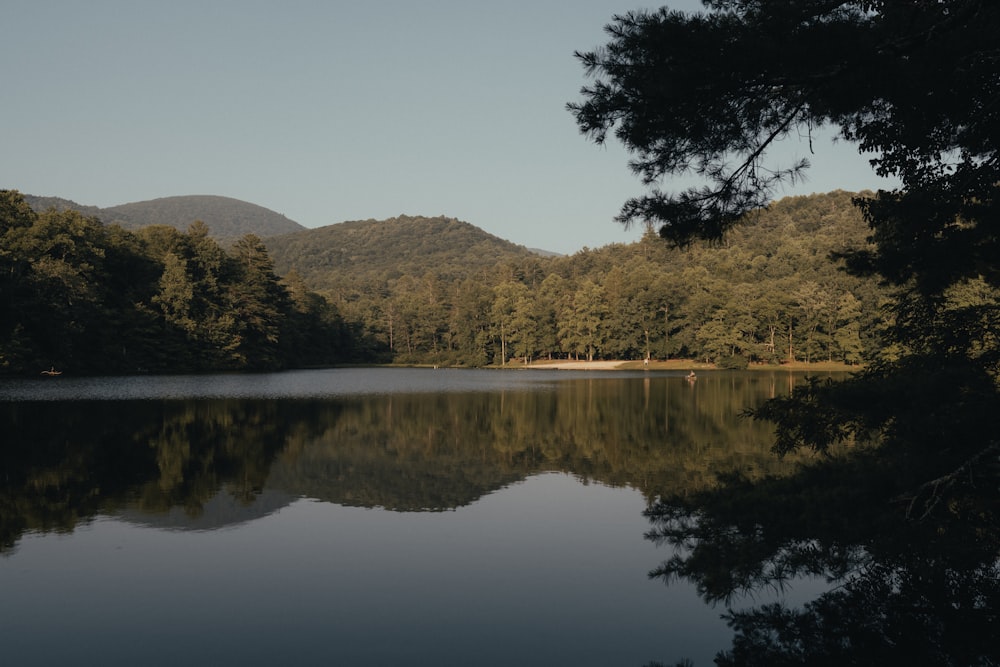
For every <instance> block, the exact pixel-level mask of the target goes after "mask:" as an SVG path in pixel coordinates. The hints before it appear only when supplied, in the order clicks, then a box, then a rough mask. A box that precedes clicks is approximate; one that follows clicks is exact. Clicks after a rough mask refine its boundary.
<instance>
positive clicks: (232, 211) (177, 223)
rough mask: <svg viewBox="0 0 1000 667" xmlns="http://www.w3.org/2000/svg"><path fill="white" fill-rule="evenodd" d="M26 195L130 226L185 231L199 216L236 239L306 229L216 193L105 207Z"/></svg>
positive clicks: (41, 206)
mask: <svg viewBox="0 0 1000 667" xmlns="http://www.w3.org/2000/svg"><path fill="white" fill-rule="evenodd" d="M24 198H25V200H26V201H27V202H28V204H30V205H31V207H32V208H33V209H35V210H36V211H44V210H45V209H48V208H50V207H54V208H56V209H59V210H64V209H75V210H77V211H80V212H81V213H84V214H85V215H92V216H96V217H98V218H100V219H101V220H103V221H104V222H105V223H108V224H119V225H121V226H122V227H124V228H126V229H138V228H141V227H146V226H148V225H167V226H169V227H174V228H176V229H179V230H182V231H183V230H186V229H187V228H188V226H189V225H190V224H191V223H192V222H194V221H195V220H201V221H202V222H204V223H205V224H206V225H208V229H209V230H210V232H211V234H212V236H213V237H215V238H216V239H220V240H224V239H235V238H239V237H240V236H243V235H244V234H256V235H257V236H260V237H262V238H265V237H268V236H275V235H278V234H288V233H290V232H295V231H299V230H302V229H305V227H303V226H302V225H300V224H299V223H297V222H295V221H293V220H289V219H288V218H286V217H285V216H283V215H281V214H280V213H275V212H274V211H272V210H270V209H267V208H264V207H263V206H258V205H256V204H251V203H250V202H245V201H242V200H239V199H232V198H231V197H218V196H214V195H186V196H180V197H163V198H160V199H150V200H148V201H140V202H133V203H131V204H121V205H119V206H111V207H108V208H103V209H102V208H98V207H96V206H84V205H82V204H77V203H76V202H74V201H70V200H68V199H62V198H60V197H38V196H34V195H25V196H24Z"/></svg>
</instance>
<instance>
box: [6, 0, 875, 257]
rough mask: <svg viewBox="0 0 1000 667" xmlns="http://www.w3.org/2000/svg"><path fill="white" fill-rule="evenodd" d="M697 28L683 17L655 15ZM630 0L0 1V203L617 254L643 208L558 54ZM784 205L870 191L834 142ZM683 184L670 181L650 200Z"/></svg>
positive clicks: (796, 149) (596, 30)
mask: <svg viewBox="0 0 1000 667" xmlns="http://www.w3.org/2000/svg"><path fill="white" fill-rule="evenodd" d="M666 4H668V5H669V6H670V7H671V8H673V9H681V10H698V9H700V8H701V5H700V3H699V2H698V1H697V0H668V1H667V2H666ZM656 6H659V5H658V4H652V5H644V4H639V3H637V2H634V0H504V1H503V2H481V1H479V0H365V1H364V2H361V1H358V0H349V1H348V0H282V1H281V2H278V1H277V0H272V1H267V2H265V1H263V0H170V1H169V2H164V1H163V0H152V1H150V0H88V1H87V2H82V1H78V0H5V1H4V11H3V17H4V18H3V24H4V31H3V32H4V38H3V40H0V62H2V63H3V65H4V67H3V69H4V88H5V94H4V101H3V103H2V106H0V117H2V119H3V122H2V123H0V146H2V148H0V188H5V189H7V188H11V189H17V190H20V191H21V192H23V193H27V194H33V195H40V196H56V197H63V198H66V199H71V200H73V201H76V202H78V203H80V204H85V205H93V206H100V207H108V206H115V205H118V204H125V203H130V202H136V201H143V200H147V199H155V198H159V197H170V196H175V195H193V194H207V195H221V196H226V197H233V198H236V199H242V200H245V201H249V202H252V203H254V204H258V205H260V206H264V207H266V208H269V209H272V210H274V211H277V212H278V213H281V214H284V215H286V216H287V217H289V218H290V219H292V220H294V221H296V222H298V223H300V224H302V225H304V226H306V227H321V226H325V225H330V224H334V223H338V222H343V221H347V220H366V219H376V220H382V219H386V218H391V217H395V216H397V215H423V216H436V215H444V216H448V217H453V218H458V219H460V220H464V221H466V222H469V223H471V224H473V225H475V226H477V227H480V228H482V229H484V230H486V231H487V232H489V233H491V234H494V235H496V236H499V237H501V238H504V239H507V240H509V241H513V242H514V243H518V244H520V245H524V246H528V247H531V248H541V249H545V250H550V251H553V252H559V253H565V254H569V253H573V252H576V251H578V250H580V249H581V248H584V247H590V248H597V247H601V246H604V245H607V244H609V243H627V242H631V241H634V240H636V239H637V238H639V236H640V235H641V232H642V230H641V229H636V228H632V229H629V230H625V229H624V228H623V227H622V226H621V225H619V224H618V223H615V222H614V221H613V218H614V217H615V215H616V214H617V213H618V211H619V209H620V208H621V205H622V204H623V203H624V202H625V200H627V199H628V198H630V197H634V196H637V195H641V194H643V193H644V192H645V189H644V186H643V185H642V183H641V182H640V180H639V179H638V178H637V177H635V176H633V175H632V174H631V172H630V171H629V170H628V167H627V161H628V153H627V152H626V151H625V149H624V148H623V147H622V146H621V145H620V144H617V143H615V142H613V141H612V142H609V143H608V144H607V145H604V146H599V145H597V144H594V143H592V142H591V141H589V140H588V139H587V138H586V137H584V136H583V135H581V134H580V132H579V130H578V129H577V126H576V124H575V121H574V119H573V117H572V115H571V114H570V113H569V112H568V111H567V110H566V103H567V102H571V101H579V100H580V99H581V96H580V93H579V91H580V88H581V87H582V86H584V85H587V83H588V79H587V78H586V77H585V76H584V72H583V68H582V67H581V66H580V64H579V62H578V61H577V60H576V59H575V58H574V56H573V52H574V51H588V50H591V49H593V48H594V47H597V46H599V45H602V44H604V43H606V42H607V36H606V34H605V33H604V31H603V28H604V26H605V25H607V24H608V23H610V22H611V20H612V18H613V17H614V15H615V14H621V13H624V12H626V11H629V10H632V9H642V8H654V7H656ZM813 145H814V150H815V152H814V153H813V154H810V152H809V146H808V144H807V143H806V142H805V141H801V140H799V139H797V138H793V139H788V140H786V141H785V142H784V143H783V144H782V145H781V146H780V149H779V152H778V153H776V157H775V166H782V165H784V166H789V165H790V164H791V163H793V162H794V161H795V160H796V159H797V158H800V157H808V158H809V159H810V161H811V162H812V164H813V167H812V168H811V169H810V170H809V172H808V174H807V180H806V181H805V182H804V183H802V184H799V185H797V186H795V187H794V188H788V189H786V190H785V191H783V192H782V193H781V194H782V195H801V194H809V193H812V192H828V191H831V190H835V189H845V190H861V189H865V188H872V189H874V188H877V187H879V186H880V185H881V186H883V187H885V186H886V183H885V182H884V181H881V180H880V179H878V178H877V177H876V176H875V175H874V174H873V172H872V170H871V168H870V166H869V165H868V162H867V158H866V157H864V156H861V155H858V153H857V151H856V149H855V148H854V147H853V146H852V145H850V144H847V143H843V142H840V143H834V142H832V141H830V139H829V137H828V136H826V137H825V136H820V137H818V138H815V137H814V142H813ZM689 184H690V182H689V181H676V182H674V181H667V182H664V183H663V184H661V187H662V188H663V189H666V190H677V189H683V188H684V187H686V186H687V185H689Z"/></svg>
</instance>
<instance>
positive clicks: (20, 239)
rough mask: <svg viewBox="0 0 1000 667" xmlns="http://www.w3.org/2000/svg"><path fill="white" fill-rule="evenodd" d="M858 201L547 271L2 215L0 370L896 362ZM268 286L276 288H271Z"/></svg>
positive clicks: (317, 238) (336, 243)
mask: <svg viewBox="0 0 1000 667" xmlns="http://www.w3.org/2000/svg"><path fill="white" fill-rule="evenodd" d="M853 197H854V195H852V194H851V193H847V192H842V191H837V192H833V193H829V194H823V195H812V196H808V197H790V198H786V199H783V200H780V201H778V202H776V203H774V204H772V205H771V206H770V207H768V208H767V209H763V210H759V211H756V212H754V213H752V214H750V215H749V216H748V219H747V220H746V221H745V224H743V225H741V226H738V227H737V228H735V229H734V230H732V231H731V232H730V234H729V235H728V236H727V237H726V238H725V240H724V241H722V242H717V243H707V242H698V243H694V244H692V245H690V246H689V247H686V248H683V249H677V248H672V247H670V246H669V245H668V244H666V243H665V242H664V241H663V240H662V239H660V238H658V237H657V236H656V235H655V234H654V233H653V232H652V231H650V232H648V233H647V234H646V235H645V236H644V237H643V238H642V239H641V240H640V241H638V242H636V243H630V244H612V245H610V246H606V247H604V248H599V249H594V250H591V249H584V250H582V251H580V252H578V253H576V254H574V255H572V256H565V257H543V256H541V255H539V254H537V253H534V252H532V251H529V250H527V249H526V248H523V247H521V246H517V245H514V244H512V243H509V242H507V241H504V240H502V239H498V238H496V237H493V236H491V235H489V234H486V233H485V232H483V231H482V230H479V229H477V228H475V227H473V226H472V225H469V224H468V223H464V222H461V221H457V220H453V219H449V218H419V217H412V218H411V217H400V218H395V219H392V220H386V221H363V222H352V223H342V224H340V225H331V226H329V227H324V228H321V229H315V230H305V231H302V232H296V233H294V234H286V235H282V236H276V237H271V238H269V239H266V240H262V239H261V238H259V237H258V236H256V235H254V234H247V235H244V236H242V237H241V238H239V239H238V240H237V241H235V242H234V243H232V244H230V245H229V246H228V247H227V246H225V245H224V244H222V243H221V242H219V241H217V240H216V239H214V238H213V237H212V236H210V230H209V228H208V226H207V225H206V224H205V223H204V222H202V221H197V220H196V221H192V222H191V223H190V225H189V227H188V228H187V230H186V231H178V230H177V229H175V228H173V227H169V226H165V225H155V224H154V225H147V226H145V227H142V228H140V229H137V230H126V229H124V228H122V227H121V226H118V225H115V224H104V223H103V222H102V221H101V220H100V219H98V218H96V217H94V216H86V215H84V214H82V213H80V212H77V211H74V210H71V209H59V208H55V207H52V208H49V209H47V210H45V211H42V212H40V213H39V212H36V211H34V210H33V209H32V208H31V207H29V206H28V204H27V203H26V201H25V200H24V198H23V197H22V196H21V195H20V194H19V193H17V192H16V191H5V192H3V197H2V203H0V242H2V246H0V247H2V254H0V263H2V268H3V273H2V276H3V277H2V278H0V295H2V300H0V309H2V310H0V316H2V317H0V369H2V371H3V372H8V373H37V372H38V370H39V369H40V368H46V369H47V368H50V367H53V366H54V367H56V368H58V369H66V370H71V371H72V372H74V373H92V372H142V371H146V372H159V371H167V370H185V371H187V370H208V369H271V368H285V367H296V366H304V365H328V364H337V363H356V362H377V363H381V362H396V363H414V364H420V363H426V364H440V365H464V366H485V365H491V364H493V365H507V364H510V363H526V362H531V361H535V360H540V359H554V358H561V359H565V358H573V359H586V360H593V359H643V358H653V359H667V358H695V359H698V360H701V361H705V362H711V363H716V364H719V365H720V366H723V367H733V368H738V367H743V366H746V365H747V364H748V363H752V362H764V363H781V362H783V361H788V360H795V361H807V362H810V361H831V360H832V361H840V362H844V363H847V364H859V363H861V362H863V361H864V360H866V359H870V358H873V357H875V356H876V355H879V354H891V353H892V352H893V351H892V350H891V349H886V347H885V346H884V345H883V339H882V337H881V332H882V331H883V330H884V329H885V328H886V327H887V326H890V325H891V322H888V321H886V317H885V315H884V313H885V312H886V311H885V310H884V308H883V306H884V305H885V304H886V303H888V302H890V301H891V294H890V293H889V292H888V291H887V290H886V289H885V288H882V287H880V286H879V285H878V284H877V283H876V282H874V281H873V280H871V279H862V278H858V277H853V276H851V275H848V274H847V273H846V272H844V271H842V270H841V269H840V267H839V266H838V265H837V263H836V262H834V261H832V260H831V256H832V255H834V254H836V253H839V252H844V251H846V250H848V249H850V248H859V247H864V246H865V244H866V236H867V233H868V230H867V227H866V226H865V224H864V223H863V221H862V219H861V216H860V214H859V212H858V210H857V208H856V207H854V206H853V205H852V198H853ZM279 276H283V277H279Z"/></svg>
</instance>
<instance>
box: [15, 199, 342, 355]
mask: <svg viewBox="0 0 1000 667" xmlns="http://www.w3.org/2000/svg"><path fill="white" fill-rule="evenodd" d="M0 265H2V266H0V268H2V269H3V270H2V274H0V370H2V371H3V372H6V373H32V374H36V373H38V372H39V370H40V369H48V368H58V369H60V370H67V371H69V372H72V373H77V374H79V373H109V372H156V371H168V370H169V371H179V370H206V369H264V368H279V367H284V366H288V365H291V364H296V365H318V364H331V363H335V362H339V361H348V360H354V359H356V358H357V356H358V354H360V351H359V348H360V345H357V344H355V340H354V336H353V334H352V332H351V331H350V329H349V327H348V326H347V325H346V324H345V323H344V321H343V319H342V318H341V317H340V316H339V315H338V314H337V312H336V310H335V309H333V308H332V307H331V306H330V305H329V304H328V303H327V302H326V301H325V300H324V299H322V297H320V296H319V295H316V294H315V293H310V292H308V290H305V289H304V288H303V286H302V285H296V291H295V293H294V298H293V297H292V296H290V293H289V288H288V287H286V286H285V285H284V284H282V283H281V281H280V280H279V278H278V277H277V275H276V274H275V273H274V269H273V264H272V262H271V259H270V257H269V255H268V253H267V249H266V248H265V247H264V245H263V243H262V242H261V241H260V239H259V238H257V237H256V236H253V235H247V236H245V237H243V238H241V239H240V240H239V241H237V242H236V244H235V245H234V246H233V248H232V250H231V251H229V252H226V250H224V249H223V248H222V247H221V246H220V245H219V244H218V243H217V242H216V241H215V240H213V239H212V238H210V237H209V235H208V227H207V226H206V225H205V224H204V223H202V222H200V221H195V222H194V223H192V224H191V225H190V227H189V229H188V231H187V232H186V233H182V232H178V231H177V230H175V229H173V228H172V227H163V226H152V227H146V228H144V229H143V230H141V231H140V232H139V233H138V234H136V233H132V232H128V231H126V230H124V229H122V228H121V227H118V226H115V225H111V226H106V225H104V224H103V223H102V222H101V221H100V220H98V219H96V218H93V217H86V216H84V215H82V214H81V213H79V212H77V211H73V210H63V211H59V210H56V209H49V210H47V211H44V212H42V213H35V212H34V211H33V210H32V209H31V208H30V207H28V206H27V204H26V202H25V201H24V199H23V198H22V197H21V196H20V194H19V193H17V192H16V191H10V190H4V191H0ZM296 340H298V341H303V340H308V341H310V342H312V343H313V344H312V345H311V346H306V347H297V346H296V347H293V346H291V345H289V343H290V342H292V341H296Z"/></svg>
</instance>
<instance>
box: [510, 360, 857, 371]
mask: <svg viewBox="0 0 1000 667" xmlns="http://www.w3.org/2000/svg"><path fill="white" fill-rule="evenodd" d="M506 368H531V369H539V370H575V371H622V370H627V371H635V370H651V371H699V370H719V368H718V366H716V365H715V364H711V363H705V362H701V361H696V360H694V359H667V360H656V359H650V361H649V363H648V364H646V363H645V362H643V361H642V360H638V361H636V360H628V361H626V360H599V361H572V360H566V359H556V360H552V361H548V360H543V361H533V362H531V363H530V364H527V365H525V364H523V363H520V362H517V363H514V362H512V363H508V364H507V366H506ZM861 368H862V367H861V366H851V365H849V364H844V363H838V362H830V361H822V362H805V361H794V362H791V363H781V364H750V365H749V366H748V367H747V369H746V370H748V371H757V370H761V371H815V372H843V373H850V372H856V371H859V370H861Z"/></svg>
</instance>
